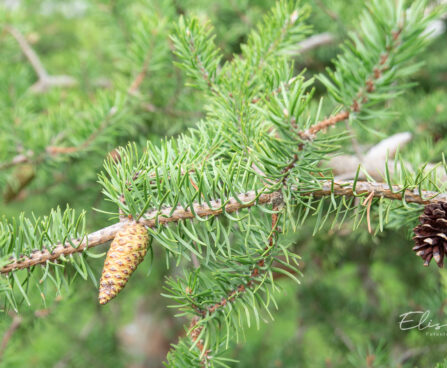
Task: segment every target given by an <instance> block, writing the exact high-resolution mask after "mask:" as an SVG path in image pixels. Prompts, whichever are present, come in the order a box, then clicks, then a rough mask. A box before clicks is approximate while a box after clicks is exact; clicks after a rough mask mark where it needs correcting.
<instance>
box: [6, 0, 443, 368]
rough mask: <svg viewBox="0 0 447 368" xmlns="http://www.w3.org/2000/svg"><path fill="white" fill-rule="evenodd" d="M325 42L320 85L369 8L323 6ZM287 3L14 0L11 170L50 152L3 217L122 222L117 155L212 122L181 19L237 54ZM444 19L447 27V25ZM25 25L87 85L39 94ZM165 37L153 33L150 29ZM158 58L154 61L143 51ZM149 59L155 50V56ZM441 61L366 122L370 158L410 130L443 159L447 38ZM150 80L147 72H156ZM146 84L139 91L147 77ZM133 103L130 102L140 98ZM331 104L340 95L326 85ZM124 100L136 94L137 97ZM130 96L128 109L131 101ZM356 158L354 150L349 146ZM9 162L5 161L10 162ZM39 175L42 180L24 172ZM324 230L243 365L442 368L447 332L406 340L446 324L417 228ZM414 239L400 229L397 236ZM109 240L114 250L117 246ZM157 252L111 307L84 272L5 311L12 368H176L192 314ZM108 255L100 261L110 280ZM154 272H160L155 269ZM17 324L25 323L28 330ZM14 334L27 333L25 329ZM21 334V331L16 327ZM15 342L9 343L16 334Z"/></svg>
mask: <svg viewBox="0 0 447 368" xmlns="http://www.w3.org/2000/svg"><path fill="white" fill-rule="evenodd" d="M303 2H307V3H308V4H309V5H310V6H311V7H312V8H313V13H312V16H311V17H310V22H311V23H312V25H313V27H314V32H315V33H316V34H319V33H322V32H329V33H330V34H331V36H332V37H333V40H332V42H330V43H328V44H326V45H323V46H321V47H319V48H317V49H313V50H311V51H307V52H305V53H301V54H300V53H298V52H297V55H296V56H295V57H294V59H295V65H296V69H297V71H300V70H302V69H304V68H306V69H307V71H306V73H307V74H308V75H309V76H312V75H313V74H315V73H318V72H322V71H324V69H325V67H327V66H330V65H331V59H332V58H333V57H335V56H336V54H337V50H338V47H339V45H340V43H342V42H343V41H344V39H345V38H346V35H347V34H348V33H349V32H351V31H354V30H355V29H354V26H353V24H354V21H355V19H356V18H357V16H358V14H359V13H360V12H361V9H362V8H363V7H364V5H365V3H367V1H345V0H309V1H303ZM272 4H274V2H273V1H267V0H257V1H248V0H220V1H209V0H208V1H203V0H195V1H193V0H184V1H180V0H177V1H176V0H153V1H150V0H147V1H145V0H114V1H113V0H112V1H100V0H75V1H55V0H42V1H40V0H28V1H25V0H23V1H20V0H16V1H14V0H0V24H1V26H2V30H3V31H2V32H1V33H0V127H1V128H2V130H1V133H0V162H8V161H9V160H10V159H11V158H12V157H14V156H15V155H17V154H18V153H19V154H20V153H22V154H27V152H29V151H32V153H33V154H34V155H39V154H40V160H39V161H38V162H36V163H34V164H33V165H32V166H31V167H29V166H27V165H19V166H17V167H15V168H2V169H1V170H0V185H1V195H2V198H1V199H0V201H1V202H0V213H1V214H2V215H4V216H6V217H7V218H11V217H12V216H17V215H18V214H19V213H20V212H22V211H24V212H25V213H27V214H30V213H31V212H34V213H36V214H38V215H41V214H46V213H48V212H49V210H50V209H51V208H55V207H57V206H61V207H65V206H66V205H67V204H69V205H70V206H71V207H73V208H76V209H85V210H86V211H87V218H88V227H89V229H90V230H94V229H97V228H100V227H102V226H105V225H106V224H108V216H107V215H106V214H103V213H101V212H98V211H95V210H93V209H92V208H98V209H101V210H102V211H114V210H115V209H114V208H113V207H112V206H111V205H110V204H109V203H107V202H105V201H104V198H103V196H102V195H101V193H100V186H99V185H98V184H97V183H96V178H97V174H98V172H99V171H100V170H101V166H102V162H103V160H104V159H105V158H106V157H107V156H108V155H109V154H110V152H113V149H114V148H116V147H118V146H119V145H123V144H126V143H127V142H128V141H135V142H137V143H138V144H139V145H140V146H142V145H144V142H145V141H146V140H151V141H154V142H157V143H158V142H160V139H161V138H163V137H165V136H175V135H176V134H179V133H180V132H182V131H185V130H186V129H187V128H188V127H190V126H193V125H194V124H195V122H196V121H198V120H200V118H201V117H202V116H203V111H204V108H203V107H204V106H203V104H202V101H203V99H202V98H201V93H200V92H198V91H195V90H194V89H192V88H191V87H188V86H187V85H186V84H185V83H186V82H187V81H186V79H185V77H184V75H183V74H182V73H181V71H180V70H179V69H178V68H176V67H175V65H174V62H175V57H174V55H173V53H172V44H171V41H170V38H169V35H170V34H172V32H173V31H174V25H175V22H176V20H177V19H178V17H179V16H180V15H188V14H195V15H198V16H199V17H200V18H202V19H203V20H209V21H210V22H211V23H212V24H213V25H214V27H215V31H216V35H217V37H216V43H217V44H218V45H219V47H221V48H222V49H223V51H224V55H225V58H226V59H231V58H232V57H233V55H234V54H235V53H238V52H239V50H240V44H241V43H243V42H244V40H245V39H246V36H247V33H248V32H249V31H250V29H251V28H252V27H253V26H254V25H255V24H256V22H257V21H259V20H260V19H261V18H262V16H263V14H264V13H265V12H266V11H267V10H268V9H269V8H270V7H271V6H272ZM443 25H444V24H443V23H442V22H440V23H439V24H438V27H441V28H440V30H441V31H442V26H443ZM6 26H10V27H14V29H16V30H18V31H20V33H21V34H22V35H23V36H24V37H25V39H26V40H27V42H28V43H29V45H30V46H31V47H32V48H33V49H34V50H35V51H36V53H37V55H38V56H39V58H40V60H41V62H42V63H43V65H44V66H45V68H46V70H47V72H48V73H49V74H51V75H68V76H71V77H72V78H74V79H75V80H76V82H77V84H76V85H75V86H73V87H70V88H49V89H48V90H47V91H45V92H39V93H33V92H32V91H31V90H30V87H31V86H32V85H33V84H34V83H35V82H36V81H37V76H36V73H35V71H34V69H33V68H32V66H31V65H30V63H29V62H28V61H27V59H26V58H25V57H24V55H23V52H22V50H21V48H20V47H19V45H18V42H17V40H16V39H15V38H14V37H12V35H11V34H10V32H8V31H7V30H6V28H4V27H6ZM148 33H149V34H150V35H151V37H149V38H147V37H146V36H147V34H148ZM142 49H144V50H145V49H147V50H149V51H150V52H149V53H142V52H141V50H142ZM142 54H143V57H142ZM420 59H421V60H424V61H425V62H426V66H425V67H424V68H423V69H422V70H421V71H420V72H419V73H418V74H417V75H415V76H413V77H412V79H413V81H414V82H416V83H417V86H416V87H415V88H413V89H412V90H411V91H410V92H409V93H406V94H405V95H404V96H402V97H400V98H398V99H397V101H395V102H393V104H392V106H391V109H392V110H393V111H396V114H394V115H392V116H390V117H388V118H387V119H383V120H382V121H376V122H374V126H375V128H376V129H377V131H378V132H380V133H379V134H373V133H371V132H370V131H368V130H365V129H361V128H356V134H357V136H358V140H359V141H360V144H361V146H362V147H364V148H365V149H367V148H368V147H370V146H371V145H373V144H375V143H377V142H379V141H380V140H381V139H383V138H384V137H387V136H389V135H391V134H393V133H397V132H403V131H410V132H412V133H413V140H412V142H411V143H410V144H409V145H408V146H407V147H405V148H404V149H403V151H402V154H403V156H404V157H405V155H411V157H412V162H420V163H421V164H422V163H425V162H439V161H440V160H441V159H442V156H441V155H442V153H443V152H444V150H445V147H446V144H447V138H446V137H445V133H446V132H447V84H446V82H447V63H446V60H447V36H446V33H442V34H441V35H440V36H439V37H438V38H437V40H436V41H435V42H434V44H433V45H432V46H431V47H430V48H429V50H428V51H427V53H426V54H425V55H423V56H422V57H421V58H420ZM142 71H144V73H143V74H144V75H143V74H141V73H142ZM139 75H141V76H143V78H142V81H141V84H140V85H139V86H138V89H137V90H136V91H131V92H132V93H130V92H129V88H130V89H132V81H135V80H136V79H137V78H138V76H139ZM129 95H130V97H129ZM317 95H321V96H324V89H323V87H322V86H320V85H317ZM123 96H124V97H123ZM120 101H124V102H120ZM116 103H118V104H120V103H121V104H122V106H123V107H122V111H123V113H122V115H120V116H118V117H116V118H115V120H114V122H113V124H110V126H107V127H106V128H105V129H104V130H103V131H102V132H101V134H100V135H99V136H98V137H95V138H96V139H95V141H94V142H93V143H92V144H91V145H89V146H88V147H86V149H85V150H84V151H85V152H77V153H75V154H69V155H52V154H51V153H50V152H48V151H47V150H46V148H47V147H49V146H51V145H56V144H55V142H56V143H57V144H58V145H61V146H68V147H70V146H76V145H79V144H80V142H81V144H82V142H84V141H85V140H86V139H89V137H90V135H91V132H92V131H94V128H95V127H96V128H97V127H100V126H101V123H102V122H103V121H104V119H105V118H107V113H108V111H109V110H110V106H112V105H113V104H116ZM344 149H345V150H346V152H352V147H350V146H349V142H347V143H346V147H345V148H344ZM0 168H1V165H0ZM23 177H25V179H26V180H24V179H23ZM311 222H312V221H309V224H306V225H305V226H304V227H303V228H302V229H301V230H300V231H299V233H298V234H297V235H296V245H295V248H296V252H297V253H298V254H300V255H301V256H302V263H301V268H302V271H303V274H304V276H303V277H302V279H301V282H302V283H301V285H300V286H299V287H297V286H296V284H294V283H293V282H292V281H290V280H288V279H286V278H284V279H282V280H281V281H280V285H281V286H282V288H283V293H282V294H281V296H280V297H279V301H280V303H279V311H278V312H276V313H275V319H276V321H275V322H274V323H272V322H269V323H268V324H262V325H261V328H260V330H257V329H256V327H253V326H252V327H251V328H250V329H249V330H248V332H247V334H246V341H245V342H241V343H239V344H237V345H235V346H233V347H232V348H231V349H230V351H229V352H228V356H229V357H231V358H234V359H237V360H239V362H240V363H238V364H235V365H234V366H235V367H236V366H237V367H303V368H305V367H328V368H329V367H334V368H335V367H432V366H435V365H436V364H437V363H439V367H442V366H444V365H442V363H441V362H442V361H443V359H444V357H445V351H446V350H447V336H432V337H431V336H426V334H425V333H424V332H423V331H417V330H411V331H401V330H400V329H399V326H398V321H399V316H400V315H401V314H403V313H406V312H409V311H415V310H421V311H425V310H430V311H431V312H432V315H431V318H432V319H433V321H436V322H442V321H444V322H445V321H446V320H447V318H446V315H445V313H446V312H447V273H446V272H445V270H438V269H437V268H436V266H435V265H433V264H432V265H431V267H429V268H428V269H426V268H423V267H422V264H421V261H420V259H419V258H417V257H415V256H414V254H412V252H411V247H412V245H411V240H410V238H411V234H410V233H409V232H408V230H406V229H405V230H403V229H390V230H386V231H385V232H383V233H380V234H379V235H377V236H375V237H374V236H372V235H370V234H369V233H368V232H367V231H366V224H364V225H362V228H361V229H359V230H357V231H356V232H353V231H352V224H350V223H349V222H346V223H345V224H344V225H343V226H342V227H341V228H336V229H335V230H330V231H329V229H326V230H324V231H321V232H320V233H318V234H316V235H315V236H313V235H312V231H313V226H312V224H311ZM396 230H398V231H396ZM105 250H106V247H103V249H101V251H105ZM158 251H159V250H158V249H157V247H155V257H154V259H155V260H154V263H153V265H152V267H151V266H150V265H149V261H148V260H146V261H145V262H144V263H143V264H142V265H141V266H140V267H139V268H138V270H137V272H136V273H135V275H134V276H132V279H131V280H130V282H129V285H128V286H127V287H126V288H125V290H124V291H123V292H122V293H121V294H120V295H119V296H118V297H117V298H116V299H115V300H114V301H113V302H111V303H110V304H108V305H107V306H105V307H100V306H99V305H98V303H97V288H96V286H95V285H94V284H93V283H92V282H90V281H84V280H82V279H77V280H75V281H74V285H73V286H72V287H70V288H69V289H68V288H67V290H65V292H64V293H63V295H58V296H55V298H54V300H46V301H45V303H44V302H43V301H41V300H40V298H39V297H38V296H37V297H36V300H35V304H34V305H33V308H32V309H31V308H27V307H25V306H24V307H23V308H22V312H23V314H21V316H20V317H18V316H16V315H15V314H14V313H12V312H10V311H4V312H1V314H0V339H2V338H3V340H2V341H3V342H4V341H6V342H7V343H5V344H3V342H1V343H2V345H1V346H0V354H1V358H0V366H1V367H55V368H62V367H87V366H89V367H91V368H97V367H98V368H100V367H133V368H137V367H161V366H162V362H163V360H164V357H165V355H166V352H167V351H168V349H169V346H170V344H171V343H175V342H176V341H177V339H178V337H179V336H181V335H183V334H184V330H183V327H182V323H183V322H184V321H183V320H182V319H177V318H174V311H173V310H171V309H169V308H167V306H168V305H169V300H167V299H164V298H163V297H161V296H160V294H161V293H163V280H164V278H165V276H166V275H167V274H168V273H169V274H172V273H174V274H175V273H176V272H179V269H180V268H181V265H180V267H179V269H175V268H174V269H170V270H167V269H166V265H165V264H164V262H157V259H164V258H163V257H162V256H161V254H158ZM102 261H103V259H102V258H99V259H97V260H95V262H94V263H93V266H94V269H95V270H96V272H97V275H99V274H100V271H101V268H102ZM149 270H150V275H149V276H148V271H149ZM14 323H15V325H14ZM11 326H16V328H15V329H11ZM12 330H13V333H12V334H11V336H8V331H12ZM5 337H6V339H5Z"/></svg>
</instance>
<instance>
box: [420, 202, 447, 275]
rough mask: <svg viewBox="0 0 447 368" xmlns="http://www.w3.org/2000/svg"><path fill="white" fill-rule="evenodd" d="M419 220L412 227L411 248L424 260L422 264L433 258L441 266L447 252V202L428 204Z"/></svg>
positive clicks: (427, 263)
mask: <svg viewBox="0 0 447 368" xmlns="http://www.w3.org/2000/svg"><path fill="white" fill-rule="evenodd" d="M419 220H420V225H418V226H416V227H415V228H414V234H415V236H414V237H413V239H414V241H415V243H416V245H415V246H414V247H413V250H414V251H415V252H416V255H418V256H420V257H422V259H423V260H424V261H425V262H424V266H428V265H429V264H430V262H431V260H432V259H433V258H434V260H435V261H436V263H437V265H438V267H443V266H444V256H445V255H446V253H447V202H436V203H431V204H428V205H427V206H425V209H424V212H423V214H422V215H421V216H420V217H419Z"/></svg>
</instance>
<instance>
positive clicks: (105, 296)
mask: <svg viewBox="0 0 447 368" xmlns="http://www.w3.org/2000/svg"><path fill="white" fill-rule="evenodd" d="M148 241H149V236H148V234H147V230H146V228H145V227H144V226H143V225H140V224H132V225H128V226H126V227H125V228H124V229H123V230H121V231H120V232H118V234H116V236H115V239H113V241H112V244H111V245H110V249H109V251H108V252H107V256H106V260H105V262H104V269H103V270H102V276H101V281H100V282H99V303H100V304H106V303H107V302H108V301H109V300H111V299H113V298H114V297H115V296H116V295H117V294H118V293H119V292H120V291H121V289H123V288H124V286H126V283H127V281H128V280H129V277H130V275H131V274H132V273H133V272H134V271H135V270H136V268H137V266H138V265H139V264H140V263H141V262H142V261H143V259H144V256H145V255H146V253H147V244H148Z"/></svg>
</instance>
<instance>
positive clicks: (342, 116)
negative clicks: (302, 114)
mask: <svg viewBox="0 0 447 368" xmlns="http://www.w3.org/2000/svg"><path fill="white" fill-rule="evenodd" d="M349 115H350V112H349V111H342V112H340V113H338V114H337V115H332V116H330V117H329V118H327V119H324V120H322V121H320V122H319V123H317V124H315V125H312V126H311V127H310V128H309V129H307V130H305V131H302V132H300V133H299V135H300V137H301V138H302V139H307V140H312V139H313V137H314V136H315V134H316V133H318V132H320V131H322V130H325V129H327V128H329V127H331V126H334V125H335V124H337V123H339V122H341V121H345V120H347V119H348V118H349Z"/></svg>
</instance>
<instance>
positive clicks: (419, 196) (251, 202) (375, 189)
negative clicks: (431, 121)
mask: <svg viewBox="0 0 447 368" xmlns="http://www.w3.org/2000/svg"><path fill="white" fill-rule="evenodd" d="M293 190H294V191H297V192H300V194H302V195H306V196H309V195H313V196H315V197H326V196H330V195H332V194H334V195H336V196H347V197H356V196H361V195H364V194H371V193H373V195H372V196H373V197H375V198H381V197H382V198H386V199H390V200H405V201H406V202H407V203H418V204H422V205H426V204H429V203H435V202H440V201H447V193H437V192H432V191H422V192H419V191H418V190H416V189H414V190H410V189H405V188H402V187H400V186H397V185H394V186H392V187H390V186H389V185H387V184H384V183H370V182H356V183H355V182H353V181H344V182H343V181H340V182H336V183H335V182H333V181H331V180H327V181H322V182H320V188H319V189H317V190H315V191H307V192H304V191H301V190H300V189H299V188H293ZM260 192H261V191H258V193H260ZM281 198H282V193H281V191H276V192H271V193H262V194H260V195H259V194H258V195H257V194H256V192H254V191H250V192H247V193H241V194H239V195H238V196H237V197H230V198H228V199H227V201H226V203H221V201H220V200H219V199H217V200H213V201H210V204H211V206H209V205H208V204H203V203H202V204H200V203H198V202H196V203H194V204H193V205H192V206H193V208H194V211H191V210H190V209H189V208H184V207H181V206H179V207H177V208H176V209H173V208H172V207H168V208H164V209H162V210H161V211H158V210H153V211H149V212H147V213H146V214H145V215H144V216H143V217H142V218H141V219H140V220H139V223H141V224H143V225H145V226H147V227H150V228H154V227H156V226H157V225H158V224H168V223H173V222H179V221H182V220H187V219H194V218H195V217H196V216H197V217H201V218H204V217H209V216H219V215H221V214H222V213H223V212H224V210H225V212H227V213H234V212H236V211H239V210H242V209H244V208H249V207H254V206H260V205H266V204H271V203H277V202H278V201H281V200H282V199H281ZM171 212H172V214H171ZM194 213H195V215H194ZM132 222H133V220H131V219H123V221H120V222H118V223H115V224H113V225H111V226H108V227H105V228H103V229H100V230H98V231H95V232H93V233H91V234H88V235H87V236H86V237H84V239H74V240H73V241H72V242H73V244H74V245H75V247H73V246H72V245H71V244H70V243H69V242H66V243H65V244H57V245H56V246H55V247H54V248H53V249H52V250H47V249H44V250H41V251H38V252H35V253H32V254H31V255H30V256H27V257H22V258H20V259H14V260H12V262H11V263H10V264H8V265H6V266H4V267H3V268H2V269H0V273H2V274H7V273H9V272H11V271H15V270H19V269H23V268H29V267H32V266H35V265H38V264H44V263H46V262H48V261H54V260H57V259H58V258H60V257H61V256H62V255H70V254H74V253H79V252H82V251H84V250H85V249H88V248H93V247H96V246H98V245H101V244H104V243H107V242H108V241H110V240H112V239H113V238H114V237H115V235H116V234H117V232H118V231H120V230H121V229H122V228H123V227H125V226H127V225H128V224H129V223H132Z"/></svg>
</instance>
